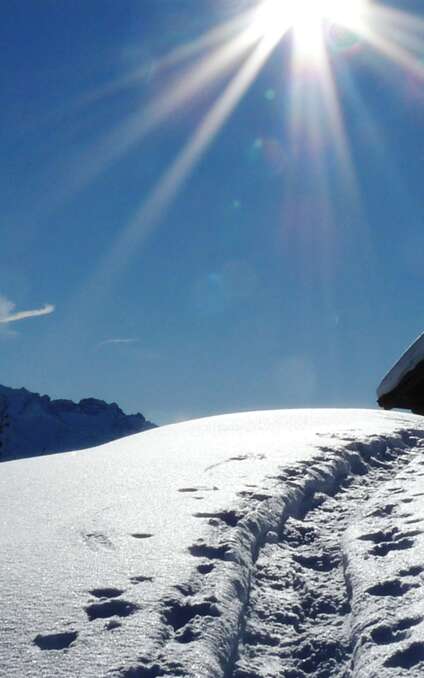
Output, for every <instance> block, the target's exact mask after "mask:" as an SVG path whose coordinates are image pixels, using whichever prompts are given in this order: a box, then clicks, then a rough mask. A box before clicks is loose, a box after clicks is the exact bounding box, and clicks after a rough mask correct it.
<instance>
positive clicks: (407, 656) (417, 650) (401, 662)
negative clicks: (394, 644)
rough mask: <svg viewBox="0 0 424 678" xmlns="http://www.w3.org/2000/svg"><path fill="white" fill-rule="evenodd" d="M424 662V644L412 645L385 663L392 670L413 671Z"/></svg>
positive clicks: (416, 643)
mask: <svg viewBox="0 0 424 678" xmlns="http://www.w3.org/2000/svg"><path fill="white" fill-rule="evenodd" d="M423 662H424V643H420V642H415V643H411V645H409V647H407V648H406V649H405V650H399V651H398V652H396V653H395V654H394V655H392V656H391V657H389V659H387V660H386V661H385V662H384V665H385V666H388V667H391V668H402V669H412V667H413V666H417V664H421V663H423Z"/></svg>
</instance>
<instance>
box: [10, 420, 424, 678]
mask: <svg viewBox="0 0 424 678" xmlns="http://www.w3.org/2000/svg"><path fill="white" fill-rule="evenodd" d="M423 474H424V420H423V419H422V418H421V417H417V416H414V415H406V414H399V413H390V414H388V413H383V412H379V411H376V410H372V411H366V410H291V411H275V412H253V413H244V414H234V415H226V416H221V417H212V418H209V419H203V420H198V421H191V422H185V423H183V424H176V425H172V426H166V427H162V428H159V429H157V430H153V431H148V432H147V433H143V435H134V436H130V437H127V438H123V439H122V440H117V441H114V442H111V443H109V444H107V445H104V446H101V447H97V448H96V449H94V450H90V451H86V450H82V451H79V452H71V453H66V454H58V455H54V456H44V457H36V458H31V459H22V460H17V461H12V462H6V463H4V464H2V467H1V474H0V515H1V516H2V517H3V519H2V520H1V521H0V573H1V592H2V593H1V598H2V605H1V611H2V623H1V625H0V674H1V675H5V676H8V678H22V677H23V676H31V677H34V678H50V677H51V676H55V677H57V678H64V677H67V678H74V677H75V676H78V677H79V678H157V677H159V676H167V677H168V678H176V677H177V676H179V677H181V676H183V677H187V678H224V677H225V678H308V677H309V678H311V677H312V678H324V677H325V678H336V676H337V678H342V677H343V678H402V677H408V678H418V677H419V676H421V678H422V676H423V675H424V596H423V590H424V556H423V553H424V528H423V525H424V489H423Z"/></svg>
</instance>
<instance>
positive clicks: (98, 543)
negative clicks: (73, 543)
mask: <svg viewBox="0 0 424 678" xmlns="http://www.w3.org/2000/svg"><path fill="white" fill-rule="evenodd" d="M81 536H82V539H83V541H84V543H85V544H86V545H87V546H88V548H89V549H91V550H92V551H99V550H102V549H114V548H115V546H114V545H113V542H112V541H111V540H110V539H109V537H108V536H107V535H105V534H103V533H102V532H82V533H81Z"/></svg>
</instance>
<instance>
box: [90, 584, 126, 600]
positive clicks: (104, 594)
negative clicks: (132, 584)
mask: <svg viewBox="0 0 424 678" xmlns="http://www.w3.org/2000/svg"><path fill="white" fill-rule="evenodd" d="M89 593H91V595H92V596H94V597H95V598H117V597H118V596H122V594H123V593H125V591H124V589H117V588H115V587H113V586H109V587H105V588H97V589H91V591H89Z"/></svg>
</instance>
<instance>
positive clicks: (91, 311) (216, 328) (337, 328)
mask: <svg viewBox="0 0 424 678" xmlns="http://www.w3.org/2000/svg"><path fill="white" fill-rule="evenodd" d="M339 4H340V3H339ZM247 10H249V11H250V12H253V14H251V13H250V14H249V18H248V19H247V18H244V19H243V21H241V22H240V26H239V25H238V24H237V26H236V28H234V29H232V31H229V32H228V35H225V34H223V35H222V36H221V37H220V40H221V42H219V43H215V44H214V43H213V36H214V35H215V34H216V31H215V33H214V34H213V35H212V38H211V40H209V43H210V44H208V43H207V41H206V44H205V45H203V46H202V44H200V46H199V41H200V42H201V41H202V36H204V35H208V34H209V33H208V32H210V31H213V30H214V29H216V27H217V26H222V25H226V24H227V23H228V22H234V19H236V20H239V18H240V16H243V17H245V13H246V11H247ZM371 10H372V11H371ZM371 10H370V9H369V7H368V9H367V12H368V13H367V14H366V17H368V18H367V23H366V25H365V29H364V35H362V34H361V33H360V31H359V30H356V28H355V31H352V30H347V29H343V30H341V29H340V27H339V28H337V25H336V24H335V22H333V21H329V20H327V21H326V23H325V30H324V36H323V40H324V47H323V46H322V44H321V47H320V49H321V50H322V49H325V58H323V56H322V54H323V52H322V51H321V52H319V54H318V52H315V53H314V54H313V55H312V56H311V53H309V52H308V50H307V49H306V48H305V45H303V47H302V44H301V40H305V38H304V37H303V38H302V37H299V36H302V35H303V34H302V32H301V28H302V25H301V24H302V21H301V20H300V19H299V18H297V21H298V24H299V25H298V33H295V34H293V31H288V32H287V33H286V34H285V35H282V34H281V35H279V36H278V38H281V39H278V41H277V38H275V40H274V41H275V42H276V43H277V44H276V45H275V47H274V49H273V50H272V51H271V50H269V51H270V53H269V55H268V58H267V59H266V61H265V63H264V64H263V66H262V68H261V69H260V70H259V72H258V73H257V77H256V78H254V79H253V81H252V82H251V83H250V85H249V87H248V88H247V89H246V91H245V92H244V93H243V95H242V96H240V98H239V100H238V99H237V97H235V99H236V101H235V102H234V103H235V104H236V105H234V106H232V107H231V106H229V110H228V115H227V116H225V117H226V119H225V120H222V123H223V124H222V125H221V124H219V125H218V124H216V129H215V128H214V129H213V131H214V133H215V132H216V134H214V135H212V134H209V136H208V134H203V132H202V130H203V131H205V129H206V131H208V130H209V128H212V127H213V126H214V123H215V122H216V119H217V116H218V117H219V112H220V111H221V108H220V106H221V104H222V102H223V101H224V105H225V101H226V100H225V93H226V92H230V93H231V92H233V91H234V89H233V88H234V87H237V86H238V85H237V83H238V82H239V81H237V80H236V78H237V74H238V73H240V71H241V70H242V69H243V68H244V69H246V68H248V66H246V64H248V63H250V62H249V59H255V56H254V55H255V54H256V52H255V49H256V48H257V45H258V44H259V43H260V44H263V42H261V40H262V41H263V40H264V35H263V33H267V35H265V38H266V39H269V38H270V35H269V34H270V33H271V29H270V26H271V25H273V26H275V25H276V21H271V22H268V24H267V26H268V28H266V29H265V28H264V29H263V30H262V28H261V31H262V34H261V35H260V36H259V37H258V32H259V29H258V28H257V27H258V25H259V23H260V22H259V19H258V18H257V17H258V16H259V15H258V14H255V13H254V12H257V11H258V6H257V3H255V2H239V1H237V0H219V1H218V2H217V1H216V0H215V1H214V2H212V0H140V1H136V0H133V1H132V2H117V1H116V0H90V2H86V0H73V2H67V1H65V0H60V1H59V2H58V1H57V0H44V1H43V2H41V3H40V2H38V1H36V0H27V1H26V2H25V3H22V2H10V3H8V5H7V8H6V9H5V11H4V12H3V19H2V25H1V27H0V32H1V34H2V36H1V38H2V39H1V42H2V44H3V46H4V47H3V53H2V63H1V70H2V74H1V80H2V88H1V92H0V99H1V101H0V104H1V107H0V111H1V113H0V115H1V127H0V141H1V148H2V153H1V156H0V163H1V176H2V187H1V194H2V197H1V204H2V209H1V221H0V224H1V226H0V232H1V241H2V245H1V248H0V321H1V320H2V319H3V322H0V356H1V358H0V360H1V378H0V381H1V383H4V384H5V385H9V386H15V387H18V386H26V387H27V388H29V389H31V390H35V391H37V392H43V393H48V394H49V395H51V396H53V397H70V398H73V399H80V398H82V397H86V396H88V395H93V396H97V397H100V398H103V399H106V400H108V401H111V400H115V401H117V402H118V403H119V404H120V405H121V406H122V407H123V408H124V409H126V410H127V411H135V410H140V411H142V412H143V413H144V414H145V415H146V416H148V417H149V418H151V419H152V420H154V421H156V422H158V423H167V422H171V421H175V420H179V419H185V418H190V417H195V416H202V415H209V414H215V413H221V412H228V411H238V410H245V409H262V408H279V407H303V406H313V407H318V406H331V407H333V406H337V407H351V406H360V407H362V406H366V407H369V406H374V403H375V388H376V386H377V384H378V382H379V381H380V379H381V378H382V376H383V375H384V373H385V372H386V371H387V369H388V368H389V367H390V366H391V364H392V362H393V361H394V360H395V359H396V358H397V357H398V355H399V354H400V352H401V350H403V349H404V348H405V347H406V346H407V345H408V343H409V342H410V341H412V340H413V339H414V338H415V336H417V335H418V334H419V333H420V332H421V331H422V330H423V325H424V299H423V292H422V290H423V278H424V269H423V265H422V262H423V252H424V231H423V224H424V199H423V193H422V162H423V157H424V116H423V107H424V29H423V25H424V23H423V22H424V10H421V11H420V9H419V3H418V2H402V3H400V2H392V3H390V4H389V3H384V4H383V3H372V7H371ZM396 12H398V13H396ZM399 12H400V13H399ZM251 17H255V20H254V21H252V19H251ZM278 20H279V21H282V17H281V15H278ZM243 22H244V23H243ZM249 22H250V24H252V25H253V28H252V26H251V25H250V24H249ZM261 25H262V24H261ZM255 26H256V29H255ZM355 26H356V25H355ZM361 26H362V24H361ZM248 30H250V31H251V33H252V35H253V36H254V37H253V38H252V40H251V42H250V44H248V46H247V48H245V50H244V51H240V53H239V54H238V56H237V55H236V53H235V49H234V59H233V60H230V61H229V65H228V67H227V68H226V69H225V70H224V71H222V72H220V71H219V69H218V68H216V65H217V63H218V56H219V54H222V50H223V49H224V50H226V52H225V53H230V54H231V49H232V47H231V45H232V46H234V45H237V44H238V43H237V40H238V39H239V38H240V35H245V34H246V31H248ZM255 30H256V33H255ZM268 33H269V34H268ZM274 33H275V31H274ZM281 33H283V30H281ZM248 35H250V33H249V34H248ZM272 37H273V38H274V34H273V36H272ZM268 41H269V40H268ZM204 42H205V41H204ZM247 42H248V41H247ZM266 44H268V43H266ZM193 45H194V47H193ZM228 45H230V47H229V46H228ZM219 50H221V51H219ZM252 55H253V57H252ZM214 64H215V66H214ZM214 69H215V70H214ZM211 71H213V72H214V73H215V77H214V78H208V73H209V72H211ZM215 71H216V72H215ZM193 74H194V75H193ZM196 78H197V80H196ZM193 82H194V83H195V84H196V86H194V85H193V87H191V84H192V83H193ZM234 82H236V85H234ZM186 90H187V91H186ZM223 97H224V98H223ZM224 107H225V106H224ZM336 111H338V114H337V113H336ZM223 118H224V116H223ZM196 135H197V136H196ZM212 136H213V138H212ZM205 138H206V139H207V143H204V146H205V147H204V149H203V150H202V149H201V148H200V149H199V147H198V146H199V144H198V145H196V143H197V141H199V139H200V140H204V139H205ZM196 140H197V141H196ZM199 143H200V142H199ZM202 143H203V141H202ZM187 149H188V150H187ZM200 150H202V152H200ZM198 151H199V152H198ZM191 160H195V161H196V162H193V163H191V162H190V161H191ZM53 307H54V308H53ZM24 311H29V313H28V314H27V315H28V317H22V316H19V314H21V313H22V312H24ZM16 314H17V315H18V317H16Z"/></svg>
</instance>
